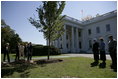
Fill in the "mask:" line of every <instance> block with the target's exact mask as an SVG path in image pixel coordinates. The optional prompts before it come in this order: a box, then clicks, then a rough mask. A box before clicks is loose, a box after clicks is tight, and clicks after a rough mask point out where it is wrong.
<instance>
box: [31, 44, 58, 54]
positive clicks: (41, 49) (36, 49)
mask: <svg viewBox="0 0 118 79" xmlns="http://www.w3.org/2000/svg"><path fill="white" fill-rule="evenodd" d="M48 48H49V46H41V45H35V46H33V56H44V55H48ZM59 54H60V51H59V49H58V48H55V47H54V46H51V47H50V55H59Z"/></svg>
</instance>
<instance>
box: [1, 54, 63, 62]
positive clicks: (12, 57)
mask: <svg viewBox="0 0 118 79" xmlns="http://www.w3.org/2000/svg"><path fill="white" fill-rule="evenodd" d="M3 56H4V55H3V54H1V62H3ZM9 56H10V60H15V56H16V54H9ZM50 56H51V57H53V56H64V55H62V54H61V55H50ZM38 57H47V56H32V58H38ZM6 59H7V58H6Z"/></svg>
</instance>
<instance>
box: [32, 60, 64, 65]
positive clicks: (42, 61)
mask: <svg viewBox="0 0 118 79" xmlns="http://www.w3.org/2000/svg"><path fill="white" fill-rule="evenodd" d="M62 61H63V60H61V59H50V60H47V59H42V60H36V61H34V62H36V64H48V63H58V62H62Z"/></svg>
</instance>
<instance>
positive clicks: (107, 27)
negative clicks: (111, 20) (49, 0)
mask: <svg viewBox="0 0 118 79" xmlns="http://www.w3.org/2000/svg"><path fill="white" fill-rule="evenodd" d="M108 31H110V24H107V25H106V32H108Z"/></svg>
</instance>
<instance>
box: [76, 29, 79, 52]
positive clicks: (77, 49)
mask: <svg viewBox="0 0 118 79" xmlns="http://www.w3.org/2000/svg"><path fill="white" fill-rule="evenodd" d="M78 44H79V39H78V28H76V52H79V45H78Z"/></svg>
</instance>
